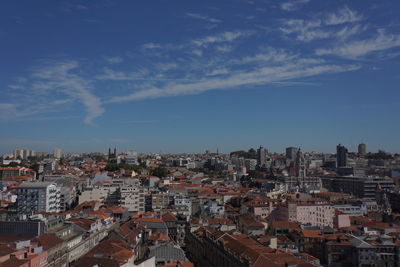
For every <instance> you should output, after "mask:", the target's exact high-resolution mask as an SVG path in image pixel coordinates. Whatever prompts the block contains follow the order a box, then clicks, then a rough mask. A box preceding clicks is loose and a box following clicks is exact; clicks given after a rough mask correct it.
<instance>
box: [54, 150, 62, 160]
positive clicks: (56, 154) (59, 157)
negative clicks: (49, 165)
mask: <svg viewBox="0 0 400 267" xmlns="http://www.w3.org/2000/svg"><path fill="white" fill-rule="evenodd" d="M53 156H54V158H56V159H61V149H59V148H54V150H53Z"/></svg>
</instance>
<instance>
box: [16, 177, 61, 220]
mask: <svg viewBox="0 0 400 267" xmlns="http://www.w3.org/2000/svg"><path fill="white" fill-rule="evenodd" d="M60 196H61V193H60V188H59V187H57V186H56V184H53V183H49V182H32V183H22V184H21V185H20V186H19V188H18V192H17V208H18V214H21V215H24V214H25V215H30V214H34V213H37V212H60Z"/></svg>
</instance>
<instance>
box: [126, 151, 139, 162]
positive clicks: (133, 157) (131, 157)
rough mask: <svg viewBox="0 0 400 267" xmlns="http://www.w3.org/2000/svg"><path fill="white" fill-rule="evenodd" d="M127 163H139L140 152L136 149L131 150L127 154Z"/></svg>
mask: <svg viewBox="0 0 400 267" xmlns="http://www.w3.org/2000/svg"><path fill="white" fill-rule="evenodd" d="M125 163H126V164H129V165H138V164H139V161H138V153H137V152H136V151H134V150H129V151H128V152H127V153H126V156H125Z"/></svg>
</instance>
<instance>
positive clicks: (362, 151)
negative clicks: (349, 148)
mask: <svg viewBox="0 0 400 267" xmlns="http://www.w3.org/2000/svg"><path fill="white" fill-rule="evenodd" d="M358 154H359V155H365V154H367V146H366V145H365V144H359V145H358Z"/></svg>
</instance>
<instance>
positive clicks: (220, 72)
mask: <svg viewBox="0 0 400 267" xmlns="http://www.w3.org/2000/svg"><path fill="white" fill-rule="evenodd" d="M228 73H229V70H228V69H226V68H222V69H221V68H220V69H215V70H212V71H211V72H209V73H206V76H216V75H223V74H228Z"/></svg>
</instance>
